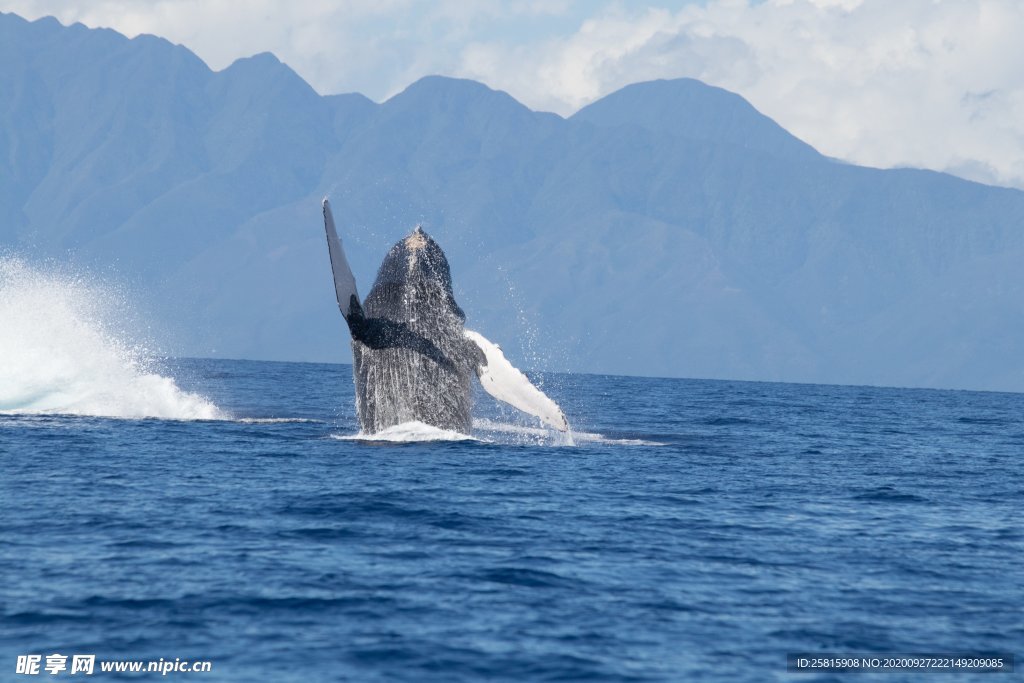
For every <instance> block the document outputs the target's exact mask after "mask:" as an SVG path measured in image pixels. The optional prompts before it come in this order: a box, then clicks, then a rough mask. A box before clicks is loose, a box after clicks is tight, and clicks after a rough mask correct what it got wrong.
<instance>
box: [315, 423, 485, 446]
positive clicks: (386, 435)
mask: <svg viewBox="0 0 1024 683" xmlns="http://www.w3.org/2000/svg"><path fill="white" fill-rule="evenodd" d="M331 438H334V439H340V440H342V441H387V442H394V443H414V442H424V441H478V439H476V438H475V437H472V436H469V435H468V434H462V433H461V432H456V431H452V430H450V429H441V428H440V427H433V426H431V425H428V424H425V423H423V422H420V421H418V420H414V421H412V422H403V423H402V424H398V425H395V426H394V427H388V428H387V429H385V430H382V431H380V432H377V433H376V434H363V433H359V434H351V435H342V434H332V435H331Z"/></svg>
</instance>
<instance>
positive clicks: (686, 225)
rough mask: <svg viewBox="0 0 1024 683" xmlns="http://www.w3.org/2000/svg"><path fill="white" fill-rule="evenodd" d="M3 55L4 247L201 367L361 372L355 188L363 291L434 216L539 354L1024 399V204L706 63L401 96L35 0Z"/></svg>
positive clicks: (591, 365)
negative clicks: (870, 150)
mask: <svg viewBox="0 0 1024 683" xmlns="http://www.w3.org/2000/svg"><path fill="white" fill-rule="evenodd" d="M0 65H2V66H0V247H3V248H6V249H8V250H10V251H13V252H15V253H18V254H23V255H27V256H28V257H30V258H33V259H35V258H40V259H42V258H50V259H56V260H58V261H71V262H73V263H75V264H78V265H80V266H82V267H85V268H89V269H98V270H100V271H101V272H114V273H116V276H117V277H118V278H119V279H121V280H123V281H124V282H126V283H128V286H129V287H130V288H131V291H132V295H133V298H137V299H138V301H139V302H140V305H142V306H143V307H144V308H145V309H146V310H147V311H148V312H149V314H150V315H151V316H152V317H153V318H154V319H155V320H157V321H159V323H160V325H159V327H161V328H162V329H163V330H164V333H163V334H164V335H165V336H166V339H168V340H169V341H168V343H169V345H170V347H171V349H172V350H173V351H174V352H175V353H176V354H179V355H193V356H221V357H236V358H253V359H276V360H311V361H342V362H347V361H348V360H349V359H350V353H349V348H348V337H347V331H346V330H345V328H344V323H343V320H342V318H341V316H340V315H339V313H338V310H337V306H336V304H335V302H334V300H333V290H332V286H331V281H330V267H329V261H328V257H327V252H326V247H325V241H324V236H323V226H322V220H321V215H320V199H321V198H322V197H324V196H329V197H330V198H331V201H332V204H333V206H334V212H335V216H336V217H337V219H338V223H339V229H340V231H341V233H342V237H343V239H344V241H345V245H346V249H347V250H348V252H349V254H348V255H349V260H350V261H351V263H352V265H353V270H354V271H355V274H356V278H357V282H358V283H359V286H360V292H361V294H363V295H364V296H365V294H366V293H367V292H368V291H369V288H370V286H371V285H372V282H373V278H374V275H375V272H376V268H377V266H378V265H379V264H380V261H381V260H382V258H383V256H384V254H385V253H386V251H387V249H388V248H389V247H390V245H391V244H393V243H394V242H395V241H397V240H398V239H400V238H401V237H403V236H404V235H405V234H407V233H408V232H409V230H410V229H412V228H413V227H414V226H415V225H416V224H422V225H423V226H424V228H425V229H426V231H427V232H428V233H430V234H431V235H432V236H434V237H435V239H437V240H438V242H439V243H440V244H441V246H442V247H443V248H444V249H445V251H446V253H447V255H448V258H449V261H450V264H451V268H452V274H453V278H454V282H455V292H456V297H457V299H458V301H459V303H460V304H461V305H462V307H463V309H465V311H466V313H467V317H468V323H467V325H468V326H469V327H471V328H473V329H477V330H479V331H480V332H482V333H483V334H484V335H485V336H487V337H489V338H491V339H493V340H494V341H496V342H498V343H501V344H502V345H503V347H504V348H505V351H506V353H508V355H509V356H510V357H511V358H512V360H513V361H514V362H516V363H518V364H519V365H521V366H524V367H527V368H537V369H551V370H567V371H583V372H597V373H608V374H642V375H660V376H685V377H710V378H732V379H751V380H780V381H792V382H820V383H842V384H876V385H896V386H918V387H943V388H968V389H990V390H1012V391H1021V390H1024V354H1022V353H1021V351H1020V344H1019V342H1018V340H1020V339H1021V338H1022V333H1024V310H1022V306H1021V302H1022V295H1024V269H1022V268H1021V267H1020V264H1021V263H1022V262H1024V192H1021V191H1018V190H1014V189H1006V188H997V187H989V186H985V185H981V184H978V183H974V182H969V181H966V180H962V179H959V178H956V177H953V176H950V175H946V174H942V173H936V172H932V171H924V170H915V169H890V170H882V169H874V168H864V167H859V166H854V165H851V164H846V163H843V162H841V161H838V160H835V159H831V158H828V157H826V156H823V155H821V154H819V153H818V152H817V151H815V150H814V149H813V148H812V147H810V146H809V145H807V144H806V143H804V142H802V141H800V140H799V139H797V138H796V137H794V136H792V135H790V134H789V133H788V132H787V131H785V130H784V129H783V128H782V127H780V126H779V125H778V124H776V123H775V122H774V121H772V120H771V119H769V118H767V117H765V116H764V115H762V114H760V113H759V112H758V111H757V110H756V109H755V108H754V107H752V106H751V105H750V104H749V103H748V102H747V101H746V100H744V99H743V98H742V97H740V96H738V95H736V94H733V93H730V92H727V91H725V90H722V89H719V88H715V87H712V86H709V85H706V84H704V83H701V82H699V81H696V80H692V79H677V80H664V81H654V82H648V83H637V84H634V85H630V86H628V87H625V88H623V89H622V90H619V91H617V92H614V93H612V94H610V95H608V96H606V97H604V98H602V99H600V100H598V101H596V102H594V103H592V104H590V105H589V106H587V107H585V108H583V109H582V110H580V111H579V112H577V113H576V114H575V115H573V116H571V117H569V118H562V117H560V116H557V115H555V114H551V113H544V112H536V111H532V110H530V109H528V108H527V107H525V106H523V105H522V104H520V103H519V102H517V101H516V100H515V99H513V98H512V97H510V96H509V95H507V94H506V93H503V92H499V91H495V90H492V89H490V88H488V87H487V86H485V85H482V84H480V83H476V82H473V81H468V80H459V79H452V78H444V77H437V76H432V77H427V78H423V79H421V80H419V81H417V82H415V83H413V84H412V85H410V86H409V87H408V88H407V89H406V90H404V91H403V92H401V93H400V94H398V95H396V96H394V97H392V98H391V99H389V100H387V101H385V102H383V103H379V104H378V103H375V102H373V101H371V100H369V99H367V98H366V97H363V96H361V95H357V94H349V95H333V96H321V95H319V94H318V93H316V92H315V91H314V90H313V89H312V88H311V87H310V86H309V85H308V84H307V83H306V82H304V81H303V80H302V78H300V77H299V76H298V75H297V74H296V73H295V72H294V71H292V70H291V69H290V68H289V67H288V66H287V65H285V64H282V63H281V62H280V61H279V60H278V59H277V58H275V57H274V56H273V55H271V54H268V53H264V54H259V55H255V56H253V57H250V58H246V59H240V60H238V61H236V62H235V63H234V64H232V65H231V66H230V67H228V68H226V69H224V70H222V71H219V72H214V71H211V70H210V69H209V68H208V67H207V66H206V65H205V64H204V63H203V62H202V60H200V59H199V58H198V57H196V56H195V55H194V54H193V53H191V52H190V51H189V50H188V49H186V48H184V47H182V46H180V45H173V44H171V43H169V42H168V41H166V40H163V39H161V38H157V37H154V36H148V35H143V36H139V37H137V38H134V39H128V38H126V37H124V36H122V35H120V34H118V33H116V32H114V31H111V30H106V29H89V28H86V27H84V26H82V25H80V24H75V25H72V26H63V25H61V24H60V23H59V22H58V21H56V20H55V19H52V18H47V19H41V20H38V21H33V22H29V21H26V20H24V19H22V18H20V17H18V16H16V15H13V14H0ZM338 68H339V69H340V68H345V67H344V65H338ZM935 144H936V145H941V144H943V141H942V140H941V139H939V140H936V141H935Z"/></svg>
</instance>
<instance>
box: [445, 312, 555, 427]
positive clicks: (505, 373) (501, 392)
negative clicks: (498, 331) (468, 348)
mask: <svg viewBox="0 0 1024 683" xmlns="http://www.w3.org/2000/svg"><path fill="white" fill-rule="evenodd" d="M465 334H466V338H467V339H469V340H470V341H471V342H473V343H474V344H475V345H476V346H477V347H478V348H479V349H480V352H481V353H482V354H483V361H484V362H481V363H479V364H478V365H477V366H476V375H477V377H478V378H479V379H480V385H481V386H482V387H483V388H484V391H486V392H487V393H488V394H490V395H491V396H493V397H494V398H496V399H498V400H499V401H503V402H505V403H508V404H509V405H510V406H512V407H514V408H518V409H519V410H521V411H523V412H524V413H529V414H530V415H533V416H535V417H539V418H540V419H541V421H542V422H543V423H544V424H546V425H548V426H549V427H553V428H554V429H558V430H560V431H563V432H566V431H569V422H568V421H567V420H566V419H565V415H564V414H563V413H562V409H561V408H559V407H558V404H557V403H555V402H554V401H552V400H551V399H550V398H548V397H547V395H545V393H544V392H543V391H541V390H540V389H538V388H537V387H535V386H533V384H531V383H530V380H529V379H527V377H526V375H524V374H523V373H522V372H520V371H519V370H517V369H516V368H515V367H513V365H512V364H511V363H509V362H508V360H507V359H506V358H505V354H503V353H502V352H501V349H500V348H498V345H497V344H493V343H491V342H490V341H488V340H487V339H485V338H484V337H483V335H481V334H480V333H478V332H473V331H472V330H466V331H465Z"/></svg>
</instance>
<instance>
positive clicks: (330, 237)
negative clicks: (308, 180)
mask: <svg viewBox="0 0 1024 683" xmlns="http://www.w3.org/2000/svg"><path fill="white" fill-rule="evenodd" d="M323 208H324V229H325V230H326V231H327V252H328V253H329V254H330V256H331V272H332V273H333V274H334V293H335V294H336V295H337V297H338V308H340V309H341V314H342V315H343V316H345V322H347V323H349V327H350V328H351V326H352V323H353V316H354V315H355V316H357V317H358V316H360V315H361V313H362V309H361V307H360V305H359V293H358V292H357V291H356V278H355V276H354V275H352V268H350V267H349V265H348V259H347V258H345V250H344V249H342V248H341V240H340V239H339V238H338V230H337V229H336V228H335V227H334V215H333V214H332V213H331V203H330V202H328V201H327V197H324V202H323Z"/></svg>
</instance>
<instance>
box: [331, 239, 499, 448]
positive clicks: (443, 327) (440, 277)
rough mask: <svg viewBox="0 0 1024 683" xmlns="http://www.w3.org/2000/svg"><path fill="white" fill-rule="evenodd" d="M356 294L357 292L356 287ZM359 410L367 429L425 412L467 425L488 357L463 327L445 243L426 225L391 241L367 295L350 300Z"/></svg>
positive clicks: (460, 427) (438, 423)
mask: <svg viewBox="0 0 1024 683" xmlns="http://www.w3.org/2000/svg"><path fill="white" fill-rule="evenodd" d="M353 296H354V295H353ZM350 306H351V308H350V313H349V316H348V324H349V330H350V332H351V333H352V358H353V364H352V370H353V376H354V380H355V385H356V410H357V412H358V414H359V424H360V426H361V427H362V429H363V431H364V433H374V432H379V431H381V430H383V429H387V428H388V427H392V426H394V425H397V424H401V423H403V422H409V421H412V420H418V421H420V422H424V423H426V424H429V425H433V426H435V427H440V428H442V429H451V430H454V431H459V432H463V433H467V432H468V431H469V430H470V428H471V427H472V407H473V405H472V384H471V382H472V377H473V375H474V373H475V368H476V367H477V366H478V365H479V364H480V363H481V362H484V361H483V354H482V353H481V352H480V349H479V348H478V347H477V346H476V345H475V344H473V343H472V342H470V341H469V340H467V339H466V338H465V336H464V335H463V324H464V323H465V321H466V316H465V314H464V313H463V312H462V309H461V308H459V305H458V304H457V303H456V302H455V296H454V295H453V294H452V278H451V271H450V269H449V267H448V259H447V258H446V257H445V255H444V252H443V251H442V250H441V247H439V246H438V245H437V243H436V242H435V241H434V240H433V239H432V238H431V237H430V236H429V235H427V233H425V232H423V230H422V229H421V228H418V227H417V228H416V230H415V231H413V233H412V234H410V235H409V236H408V237H406V238H405V239H403V240H402V241H400V242H398V243H397V244H395V246H393V247H392V248H391V250H390V251H389V252H388V255H387V256H386V257H385V258H384V262H383V263H382V264H381V266H380V270H379V271H378V272H377V280H376V281H375V282H374V285H373V289H371V290H370V294H369V296H367V297H366V302H365V303H364V304H363V305H360V304H359V302H358V300H357V299H356V300H354V301H353V302H352V303H351V304H350Z"/></svg>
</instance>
